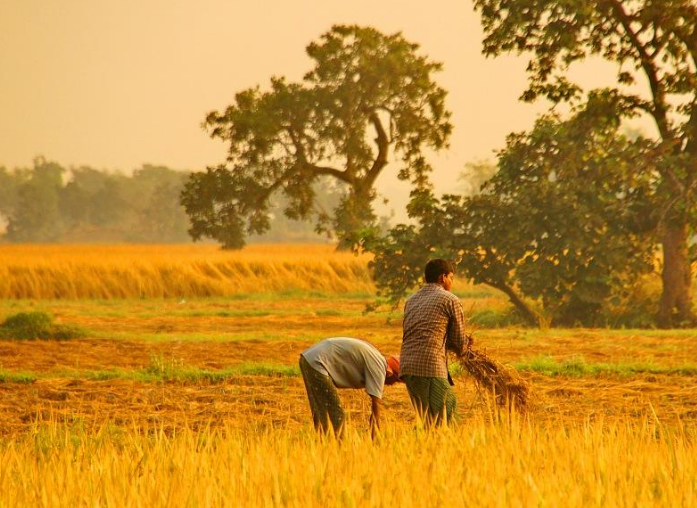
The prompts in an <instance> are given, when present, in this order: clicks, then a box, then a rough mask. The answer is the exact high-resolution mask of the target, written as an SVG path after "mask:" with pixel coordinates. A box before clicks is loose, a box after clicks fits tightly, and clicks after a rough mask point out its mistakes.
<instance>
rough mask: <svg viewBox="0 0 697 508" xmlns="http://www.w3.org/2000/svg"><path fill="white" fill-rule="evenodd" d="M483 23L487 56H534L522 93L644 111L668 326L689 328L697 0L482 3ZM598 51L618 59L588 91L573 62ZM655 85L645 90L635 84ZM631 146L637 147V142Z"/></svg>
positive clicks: (662, 318)
mask: <svg viewBox="0 0 697 508" xmlns="http://www.w3.org/2000/svg"><path fill="white" fill-rule="evenodd" d="M474 6H475V8H476V9H477V10H478V11H480V12H481V15H482V24H483V27H484V35H485V38H484V53H485V54H486V55H488V56H497V55H500V54H503V53H510V52H516V53H518V54H526V55H528V56H529V57H530V58H529V62H528V67H527V71H528V76H529V86H528V88H527V90H526V91H525V92H524V93H523V95H522V99H523V100H526V101H533V100H535V99H537V98H539V97H543V98H546V99H548V100H550V101H551V102H552V103H553V104H556V103H559V102H563V101H569V102H570V103H572V105H575V106H576V107H578V106H579V105H581V104H582V103H583V102H584V101H586V102H588V103H589V104H590V103H591V101H593V100H594V98H597V97H599V96H602V97H605V98H610V99H611V100H605V101H604V105H605V114H604V115H595V116H594V117H593V118H592V120H594V121H599V122H601V123H602V121H603V120H602V119H603V117H608V116H609V117H612V116H615V117H618V118H628V117H633V116H639V115H646V116H648V117H649V118H651V119H652V120H653V121H654V123H655V126H656V130H657V132H658V136H657V138H656V139H655V140H653V143H646V144H645V146H644V147H643V148H642V150H641V152H642V156H643V157H647V158H648V159H653V160H654V161H655V164H652V165H639V167H638V168H637V169H636V170H635V171H637V172H641V173H642V175H641V176H642V177H643V178H644V179H646V180H649V181H651V194H652V199H651V200H650V206H646V207H645V208H644V210H645V211H646V212H648V217H647V219H649V221H650V222H652V223H653V230H654V232H655V233H657V238H656V239H653V238H650V237H648V238H647V239H646V241H647V242H656V241H658V242H660V243H661V245H662V247H663V254H664V264H663V280H664V285H663V294H662V296H661V300H660V302H659V309H658V312H657V322H658V324H659V325H660V326H664V327H669V326H673V325H683V324H687V325H691V324H694V323H695V322H697V320H696V319H695V317H694V314H693V311H692V296H691V292H690V283H691V278H692V277H691V266H690V265H691V258H690V255H689V239H690V238H691V237H692V236H693V234H694V232H695V229H694V224H695V223H697V202H696V200H695V184H694V182H695V181H697V45H695V41H696V40H697V5H696V4H695V2H694V1H693V0H636V1H632V2H626V1H621V0H588V1H585V0H583V1H581V0H572V1H567V0H544V1H538V0H475V1H474ZM590 56H594V57H601V58H603V59H605V60H607V61H609V62H611V63H613V64H615V65H616V69H617V79H616V82H614V83H611V84H610V86H609V87H607V88H604V89H600V90H593V91H591V92H589V93H588V94H587V95H584V93H583V90H582V89H581V87H580V86H579V85H578V84H576V83H573V82H572V81H570V80H569V73H568V70H569V67H570V65H571V64H573V63H574V62H577V61H581V60H584V59H586V58H588V57H590ZM641 82H646V83H648V85H649V86H648V93H646V94H638V93H637V89H636V88H632V87H631V85H633V84H635V83H641ZM630 149H631V148H630Z"/></svg>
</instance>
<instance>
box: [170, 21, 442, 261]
mask: <svg viewBox="0 0 697 508" xmlns="http://www.w3.org/2000/svg"><path fill="white" fill-rule="evenodd" d="M307 54H308V56H309V57H310V58H311V59H312V60H313V62H314V67H313V68H312V70H311V71H310V72H308V73H307V74H306V75H305V77H304V79H303V81H302V82H301V83H289V82H287V80H286V79H284V78H274V79H272V80H271V86H270V89H268V90H266V91H262V90H260V89H259V88H252V89H249V90H245V91H242V92H240V93H238V94H237V95H236V96H235V102H234V103H233V104H232V105H230V106H229V107H228V108H227V109H226V110H224V111H220V112H219V111H214V112H212V113H210V114H209V115H208V116H207V118H206V121H205V126H206V127H207V128H208V129H209V132H210V135H211V136H212V137H213V138H220V139H222V140H224V141H226V142H227V143H229V154H228V158H227V161H226V163H225V164H222V165H220V166H218V167H214V168H208V170H207V172H205V173H196V174H194V175H192V176H191V178H190V181H189V182H188V184H187V186H186V188H185V190H184V192H183V194H182V203H183V204H184V206H185V208H186V211H187V213H188V214H189V217H190V219H191V224H192V227H191V230H190V233H191V235H192V236H193V238H194V239H199V238H201V237H203V236H208V237H211V238H215V239H217V240H218V241H220V242H221V243H222V244H223V246H224V247H226V248H237V247H241V246H242V245H244V237H245V235H246V234H249V233H263V232H264V231H266V230H268V228H269V198H270V197H271V196H272V194H273V193H274V192H277V191H280V192H282V193H283V194H284V195H285V197H286V198H287V203H288V205H287V207H286V208H285V210H284V213H285V214H286V215H287V216H289V217H291V218H299V219H308V218H310V217H311V216H312V214H313V205H314V203H315V194H314V191H313V183H314V182H316V181H317V179H318V178H320V177H323V176H329V177H331V178H334V179H336V180H337V181H339V182H342V183H343V184H344V185H345V188H346V189H347V192H346V195H345V196H344V198H343V199H342V200H341V201H340V203H339V205H338V206H337V207H336V208H335V209H334V210H333V211H331V212H330V213H327V214H320V224H318V227H320V228H322V227H325V226H330V227H332V228H333V230H334V231H335V233H336V234H337V235H338V237H339V238H340V239H341V241H342V242H343V243H344V245H349V244H352V243H353V242H355V241H356V239H357V238H358V237H357V236H356V235H357V234H358V235H360V232H361V231H362V230H364V229H366V228H371V227H373V226H375V221H376V217H375V214H374V211H373V208H372V202H373V200H374V198H375V182H376V180H377V178H378V176H379V175H380V174H381V172H382V171H383V170H384V169H385V167H386V166H387V164H388V161H389V160H390V157H391V156H394V157H395V158H397V159H398V160H399V163H400V167H399V178H401V179H403V180H409V181H411V182H412V184H413V186H414V187H415V188H427V187H428V186H429V182H428V173H429V171H430V166H429V164H428V162H427V161H426V157H425V155H424V148H425V147H428V148H430V149H433V150H439V149H441V148H443V147H444V146H445V145H446V143H447V140H448V136H449V134H450V132H451V128H452V127H451V124H450V123H449V117H450V113H449V112H448V111H447V110H446V109H445V96H446V92H445V90H443V89H442V88H441V87H439V86H438V85H437V84H436V83H435V82H434V81H433V74H434V73H436V72H437V71H439V70H440V69H441V64H439V63H436V62H433V61H431V60H429V59H428V58H426V57H425V56H422V55H420V54H419V53H418V45H417V44H414V43H411V42H409V41H407V40H406V39H405V38H404V37H403V36H402V35H401V34H400V33H396V34H392V35H385V34H382V33H380V32H378V31H377V30H375V29H372V28H365V27H359V26H334V27H333V28H332V29H331V30H330V31H328V32H326V33H325V34H324V35H322V36H321V38H320V40H319V41H318V42H313V43H311V44H310V45H309V46H308V47H307Z"/></svg>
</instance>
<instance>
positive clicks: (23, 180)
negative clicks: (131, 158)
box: [0, 157, 339, 243]
mask: <svg viewBox="0 0 697 508" xmlns="http://www.w3.org/2000/svg"><path fill="white" fill-rule="evenodd" d="M191 174H192V172H191V171H177V170H173V169H170V168H167V167H164V166H154V165H149V164H146V165H143V167H141V168H139V169H136V170H135V171H133V173H132V174H131V175H127V174H124V173H118V172H109V171H103V170H97V169H94V168H90V167H77V168H69V169H67V168H65V167H63V166H61V165H60V164H58V163H56V162H51V161H47V160H46V159H44V158H42V157H39V158H37V159H35V160H34V163H33V166H32V167H30V168H15V169H14V170H8V169H7V168H5V167H1V166H0V241H1V242H13V243H21V242H27V243H28V242H37V243H53V242H56V243H61V242H71V243H95V242H126V243H184V242H190V241H191V237H190V234H189V232H188V230H189V228H190V227H191V225H190V221H189V218H188V217H187V215H186V213H185V211H184V208H183V206H182V205H181V204H180V195H181V192H182V190H183V188H184V184H185V183H186V181H187V180H188V179H189V178H190V175H191ZM322 184H323V182H319V183H318V185H319V186H320V187H319V188H318V192H319V193H320V194H321V195H322V196H323V197H322V203H320V204H324V205H325V206H327V207H331V206H332V200H338V199H339V194H338V193H339V191H338V190H336V189H332V188H329V187H328V186H327V187H326V188H324V187H321V185H322ZM274 199H276V201H274V202H273V203H272V205H271V211H272V213H274V217H273V219H272V221H271V223H272V227H271V229H270V231H269V234H268V235H266V236H265V237H263V238H258V237H252V238H251V241H265V242H293V241H298V242H313V241H314V242H317V241H326V237H322V236H318V235H317V233H315V231H314V229H313V227H312V226H311V225H308V224H307V223H304V222H298V221H294V220H292V219H289V218H288V217H286V216H285V215H283V213H282V212H281V209H282V206H283V198H282V197H280V196H279V197H278V198H274Z"/></svg>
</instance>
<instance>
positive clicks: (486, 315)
mask: <svg viewBox="0 0 697 508" xmlns="http://www.w3.org/2000/svg"><path fill="white" fill-rule="evenodd" d="M469 322H470V323H471V324H472V325H474V326H476V327H478V328H507V327H509V326H525V322H524V320H523V319H522V318H521V317H520V315H519V314H518V313H517V312H516V310H515V309H514V308H512V307H509V308H506V309H503V310H499V309H483V310H480V311H476V312H474V313H472V315H471V316H470V317H469Z"/></svg>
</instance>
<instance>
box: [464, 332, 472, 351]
mask: <svg viewBox="0 0 697 508" xmlns="http://www.w3.org/2000/svg"><path fill="white" fill-rule="evenodd" d="M465 338H466V340H467V349H472V346H474V335H472V334H471V333H468V334H466V335H465Z"/></svg>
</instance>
